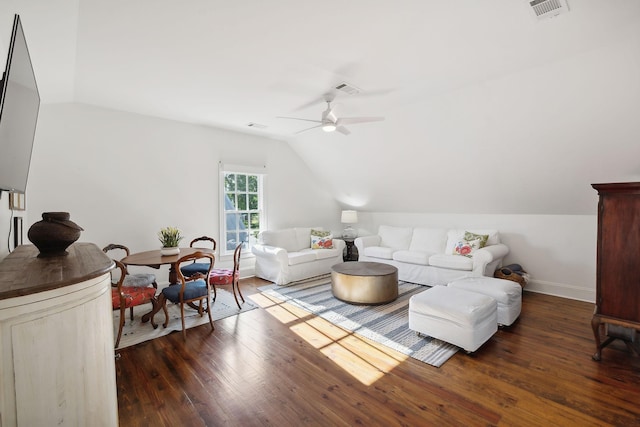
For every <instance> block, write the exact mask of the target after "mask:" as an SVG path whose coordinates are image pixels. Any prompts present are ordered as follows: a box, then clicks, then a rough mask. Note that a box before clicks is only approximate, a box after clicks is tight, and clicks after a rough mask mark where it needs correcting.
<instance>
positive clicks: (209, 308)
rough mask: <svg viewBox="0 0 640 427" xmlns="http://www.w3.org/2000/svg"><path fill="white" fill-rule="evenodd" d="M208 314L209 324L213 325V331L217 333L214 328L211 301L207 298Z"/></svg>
mask: <svg viewBox="0 0 640 427" xmlns="http://www.w3.org/2000/svg"><path fill="white" fill-rule="evenodd" d="M207 314H208V315H209V324H210V325H211V330H212V331H215V330H216V328H215V326H213V318H212V317H211V300H210V299H209V298H207Z"/></svg>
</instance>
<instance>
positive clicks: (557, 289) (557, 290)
mask: <svg viewBox="0 0 640 427" xmlns="http://www.w3.org/2000/svg"><path fill="white" fill-rule="evenodd" d="M524 289H525V290H526V291H531V292H537V293H540V294H546V295H553V296H557V297H562V298H569V299H575V300H578V301H585V302H592V303H595V301H596V290H595V287H594V289H586V288H583V287H579V286H575V285H568V284H566V283H556V282H545V281H543V280H531V281H530V282H529V283H527V286H526V287H525V288H524Z"/></svg>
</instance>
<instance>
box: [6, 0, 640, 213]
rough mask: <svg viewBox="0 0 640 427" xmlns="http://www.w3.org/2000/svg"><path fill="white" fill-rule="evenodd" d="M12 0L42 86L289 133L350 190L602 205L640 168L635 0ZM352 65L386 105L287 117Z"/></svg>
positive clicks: (393, 207) (367, 202) (354, 75)
mask: <svg viewBox="0 0 640 427" xmlns="http://www.w3.org/2000/svg"><path fill="white" fill-rule="evenodd" d="M12 4H13V5H15V6H16V7H18V6H17V5H19V9H21V10H22V12H21V13H22V14H23V15H24V21H25V22H24V24H25V29H26V30H28V39H29V42H30V46H31V48H32V56H34V58H35V59H34V62H36V66H37V73H38V77H39V83H40V86H41V92H42V93H43V100H44V102H60V101H67V100H69V99H73V100H75V101H76V102H81V103H88V104H94V105H100V106H104V107H108V108H114V109H119V110H124V111H130V112H135V113H141V114H148V115H153V116H158V117H163V118H167V119H172V120H180V121H185V122H189V123H195V124H202V125H209V126H216V127H223V128H228V129H233V130H237V131H241V132H249V133H257V134H259V135H264V136H265V137H268V138H277V139H281V140H285V141H288V142H289V143H290V144H291V146H292V147H293V149H294V150H296V151H297V152H298V154H299V155H300V157H301V158H302V159H303V160H305V161H306V163H307V164H308V166H309V167H310V168H311V169H312V170H313V171H314V172H315V173H316V174H317V175H318V176H320V177H321V178H322V179H323V180H324V182H325V183H326V185H327V186H328V187H329V188H330V189H331V190H332V191H333V192H334V194H335V195H336V198H337V199H338V200H340V201H341V202H342V203H343V204H345V206H353V207H357V208H359V209H363V210H370V211H399V212H444V213H506V214H520V213H522V214H594V213H595V209H596V203H597V199H596V197H595V192H594V191H593V190H592V189H591V188H590V184H591V183H592V182H607V181H628V180H640V120H639V117H640V2H638V1H636V0H617V1H615V2H604V1H600V0H568V4H569V9H570V11H569V12H568V13H566V14H563V15H560V16H557V17H555V18H552V19H548V20H544V21H537V20H536V19H534V17H533V16H532V14H531V13H530V10H529V4H528V2H527V1H525V0H494V1H490V2H478V1H473V0H454V1H447V2H442V1H432V0H421V1H418V0H415V1H408V0H400V1H394V2H389V1H365V0H357V1H349V2H343V1H338V0H326V1H324V2H321V3H318V2H304V1H296V0H274V1H269V2H261V1H236V2H230V1H218V0H200V1H190V2H174V1H166V0H161V1H151V0H139V1H135V2H131V1H121V0H118V1H99V0H79V1H76V2H71V1H62V2H56V6H57V8H55V16H57V17H58V19H50V20H49V19H47V18H46V16H45V14H44V13H43V12H42V7H46V5H48V4H49V2H46V1H42V0H26V1H21V2H12ZM49 8H51V7H49ZM9 10H10V8H4V7H3V9H2V13H3V15H2V16H3V22H7V24H6V25H4V24H3V27H2V28H7V30H6V31H4V32H6V33H8V32H9V31H8V27H9V23H10V18H9V13H8V11H9ZM62 12H64V13H62ZM52 13H53V12H52ZM76 29H77V33H76V32H75V30H76ZM3 36H4V34H3ZM7 36H8V34H7ZM70 52H72V53H73V54H72V55H69V53H70ZM61 58H64V60H62V61H61ZM70 64H72V65H70ZM69 81H72V82H73V87H70V85H69ZM343 81H346V82H349V83H351V84H353V85H355V86H357V87H359V88H360V89H361V90H362V92H361V94H359V95H354V96H350V95H347V94H343V93H339V94H338V96H337V98H336V101H335V108H336V112H337V113H338V115H339V116H363V115H364V116H384V117H385V118H386V119H385V120H384V121H383V122H378V123H371V124H360V125H354V126H352V127H350V130H351V131H352V133H351V135H349V136H344V135H341V134H338V133H332V134H327V133H324V132H322V131H321V130H319V129H314V130H311V131H308V132H304V133H301V134H295V132H297V131H299V130H302V129H304V128H305V127H306V126H307V124H306V123H305V122H301V121H300V122H297V121H294V120H285V119H278V118H276V117H277V116H296V117H302V118H307V119H318V118H319V117H320V114H321V112H322V110H323V109H324V105H322V103H321V102H320V103H314V102H313V101H314V100H318V99H319V98H320V97H321V95H322V94H323V93H325V92H326V91H328V90H329V89H331V88H332V87H334V86H335V85H336V84H338V83H340V82H343ZM250 122H254V123H258V124H261V125H264V126H266V127H265V128H261V129H256V128H250V127H247V124H248V123H250Z"/></svg>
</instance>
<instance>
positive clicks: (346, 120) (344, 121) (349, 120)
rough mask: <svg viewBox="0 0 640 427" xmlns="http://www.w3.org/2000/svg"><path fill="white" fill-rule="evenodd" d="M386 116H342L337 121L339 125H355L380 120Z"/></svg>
mask: <svg viewBox="0 0 640 427" xmlns="http://www.w3.org/2000/svg"><path fill="white" fill-rule="evenodd" d="M382 120H384V117H340V118H339V119H338V121H337V122H336V123H337V124H339V125H355V124H358V123H369V122H380V121H382Z"/></svg>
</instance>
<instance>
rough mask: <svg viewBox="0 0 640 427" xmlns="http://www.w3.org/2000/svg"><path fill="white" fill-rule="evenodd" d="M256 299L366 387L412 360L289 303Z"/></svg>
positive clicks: (255, 299)
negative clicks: (405, 361)
mask: <svg viewBox="0 0 640 427" xmlns="http://www.w3.org/2000/svg"><path fill="white" fill-rule="evenodd" d="M252 299H253V300H254V301H255V302H256V304H258V305H259V306H260V307H262V308H263V309H264V310H266V311H267V312H268V313H269V314H271V315H272V316H273V317H275V318H276V319H278V320H279V321H280V322H282V323H284V324H290V325H291V326H290V329H291V330H292V331H293V332H294V333H295V334H296V335H298V336H299V337H301V338H302V339H304V340H305V341H306V342H307V343H309V344H310V345H312V346H313V347H314V348H316V349H318V350H320V351H321V352H322V354H324V355H325V356H326V357H327V358H329V359H330V360H331V361H333V362H334V363H335V364H336V365H338V366H339V367H341V368H342V369H344V370H345V371H346V372H348V373H349V374H350V375H351V376H352V377H354V378H355V379H357V380H358V381H360V382H361V383H362V384H365V385H371V384H373V383H375V382H376V381H377V380H379V379H380V378H382V377H383V376H384V375H385V374H386V373H388V372H391V370H392V369H393V368H394V367H396V366H398V365H399V364H400V363H401V362H403V361H404V360H406V359H408V356H406V355H404V354H401V353H399V352H396V351H394V350H391V349H389V348H387V347H385V346H383V345H382V344H378V343H376V342H373V341H370V340H367V339H363V338H360V337H358V336H357V335H355V334H354V333H353V332H349V331H347V330H345V329H342V328H340V327H339V326H336V325H334V324H332V323H331V322H329V321H327V320H325V319H323V318H321V317H319V316H315V315H312V314H310V313H309V312H307V311H305V310H302V309H300V308H298V307H295V306H293V305H291V304H287V303H286V302H282V301H280V300H278V299H275V298H272V297H269V296H267V295H264V294H258V295H252Z"/></svg>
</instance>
